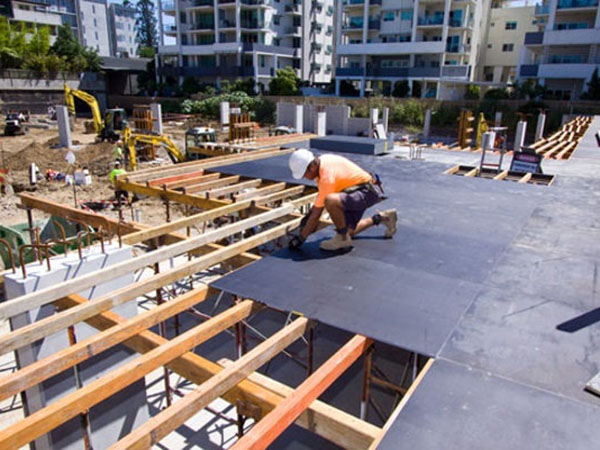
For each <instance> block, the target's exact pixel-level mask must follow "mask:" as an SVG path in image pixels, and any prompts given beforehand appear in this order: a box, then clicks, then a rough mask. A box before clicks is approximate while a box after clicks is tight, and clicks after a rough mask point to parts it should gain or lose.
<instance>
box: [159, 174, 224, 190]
mask: <svg viewBox="0 0 600 450" xmlns="http://www.w3.org/2000/svg"><path fill="white" fill-rule="evenodd" d="M200 172H204V171H200ZM192 173H193V172H192ZM220 176H221V174H220V173H218V172H215V173H208V174H204V175H199V176H194V177H189V178H184V179H183V180H178V181H172V182H169V183H163V184H161V185H159V186H160V187H162V188H163V189H181V188H183V187H185V186H188V185H190V184H198V183H204V182H206V181H214V180H216V179H218V178H219V177H220ZM152 181H154V180H152ZM151 186H154V185H151Z"/></svg>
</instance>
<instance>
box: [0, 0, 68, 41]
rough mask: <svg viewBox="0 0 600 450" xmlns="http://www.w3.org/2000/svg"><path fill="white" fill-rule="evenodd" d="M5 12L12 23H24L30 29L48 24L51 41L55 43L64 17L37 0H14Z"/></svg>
mask: <svg viewBox="0 0 600 450" xmlns="http://www.w3.org/2000/svg"><path fill="white" fill-rule="evenodd" d="M9 6H10V7H9V8H6V10H5V11H3V13H4V14H5V15H6V16H7V17H8V20H9V22H10V23H13V24H18V23H24V24H25V25H26V27H27V28H28V29H32V28H33V27H34V26H46V27H48V29H49V30H50V42H51V43H54V41H55V39H56V34H57V32H58V27H60V25H62V17H61V15H60V14H59V13H58V12H57V11H56V10H53V9H52V8H51V7H50V6H49V5H47V4H46V3H42V2H40V1H35V0H31V1H29V0H12V1H11V2H10V3H9Z"/></svg>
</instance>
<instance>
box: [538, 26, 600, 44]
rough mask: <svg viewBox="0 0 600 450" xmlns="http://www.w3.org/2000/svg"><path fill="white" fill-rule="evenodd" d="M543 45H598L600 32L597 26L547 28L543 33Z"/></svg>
mask: <svg viewBox="0 0 600 450" xmlns="http://www.w3.org/2000/svg"><path fill="white" fill-rule="evenodd" d="M543 44H544V45H598V44H600V33H599V32H598V29H597V28H580V29H576V30H549V31H546V32H545V33H544V42H543Z"/></svg>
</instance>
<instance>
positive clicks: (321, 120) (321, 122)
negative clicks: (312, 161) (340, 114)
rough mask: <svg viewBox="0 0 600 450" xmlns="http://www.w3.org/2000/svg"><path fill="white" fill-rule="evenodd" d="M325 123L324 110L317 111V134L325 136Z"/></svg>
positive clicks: (325, 114)
mask: <svg viewBox="0 0 600 450" xmlns="http://www.w3.org/2000/svg"><path fill="white" fill-rule="evenodd" d="M326 123H327V113H325V112H320V113H317V126H316V130H315V131H316V132H317V135H318V136H325V135H326V134H327V128H326Z"/></svg>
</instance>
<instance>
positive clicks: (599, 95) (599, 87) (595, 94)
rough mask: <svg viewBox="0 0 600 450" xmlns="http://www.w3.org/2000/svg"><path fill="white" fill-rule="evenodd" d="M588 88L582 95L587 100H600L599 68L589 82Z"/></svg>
mask: <svg viewBox="0 0 600 450" xmlns="http://www.w3.org/2000/svg"><path fill="white" fill-rule="evenodd" d="M587 85H588V89H587V91H586V92H584V93H583V94H582V96H581V98H582V99H585V100H600V77H599V76H598V69H597V68H596V69H595V70H594V73H593V74H592V78H590V81H589V82H588V84H587Z"/></svg>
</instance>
